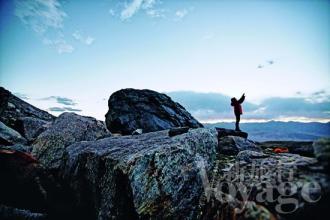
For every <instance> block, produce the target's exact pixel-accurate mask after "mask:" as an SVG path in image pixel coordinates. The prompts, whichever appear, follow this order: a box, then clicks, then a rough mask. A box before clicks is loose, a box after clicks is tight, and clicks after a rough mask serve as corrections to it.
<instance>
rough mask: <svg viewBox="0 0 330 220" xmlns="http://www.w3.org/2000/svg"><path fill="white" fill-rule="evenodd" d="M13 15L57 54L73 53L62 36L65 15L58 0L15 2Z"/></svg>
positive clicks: (21, 0) (22, 0)
mask: <svg viewBox="0 0 330 220" xmlns="http://www.w3.org/2000/svg"><path fill="white" fill-rule="evenodd" d="M15 15H16V16H17V17H18V18H19V19H20V21H21V22H22V23H23V24H24V25H26V26H28V27H29V28H31V29H32V30H33V31H34V32H36V33H37V34H38V35H39V36H40V37H41V38H42V39H43V43H44V44H45V45H48V46H51V47H53V48H55V49H56V50H57V52H58V53H59V54H62V53H71V52H73V50H74V48H73V46H72V45H70V44H69V43H68V42H67V41H66V40H65V39H64V36H63V34H62V29H63V27H64V20H65V18H66V17H67V14H66V13H65V12H64V11H63V10H62V6H61V4H60V2H59V1H58V0H15ZM48 35H50V36H55V37H51V38H50V37H47V36H48Z"/></svg>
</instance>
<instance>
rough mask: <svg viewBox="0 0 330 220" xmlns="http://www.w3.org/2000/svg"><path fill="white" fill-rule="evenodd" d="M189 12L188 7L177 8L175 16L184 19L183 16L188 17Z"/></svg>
mask: <svg viewBox="0 0 330 220" xmlns="http://www.w3.org/2000/svg"><path fill="white" fill-rule="evenodd" d="M187 14H188V10H187V9H182V10H177V11H176V12H175V16H176V17H177V18H178V19H182V18H184V17H186V15H187Z"/></svg>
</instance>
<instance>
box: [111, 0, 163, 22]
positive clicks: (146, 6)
mask: <svg viewBox="0 0 330 220" xmlns="http://www.w3.org/2000/svg"><path fill="white" fill-rule="evenodd" d="M157 2H158V1H157V0H132V1H130V2H129V3H127V2H126V3H125V6H124V9H123V10H122V11H121V13H120V18H121V19H122V20H128V19H129V18H131V17H132V16H134V15H135V14H136V13H138V11H139V10H144V11H145V12H146V14H147V15H149V16H150V17H162V16H164V14H163V12H164V11H163V10H161V9H154V6H155V5H156V3H157ZM109 13H110V11H109ZM110 14H112V15H114V14H115V13H114V11H111V13H110Z"/></svg>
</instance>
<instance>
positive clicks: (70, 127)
mask: <svg viewBox="0 0 330 220" xmlns="http://www.w3.org/2000/svg"><path fill="white" fill-rule="evenodd" d="M107 134H109V132H108V131H107V129H106V127H105V125H104V123H102V122H100V121H98V120H96V119H94V118H92V117H85V116H80V115H77V114H75V113H63V114H61V115H60V116H59V117H58V118H57V119H56V120H55V121H54V123H53V124H52V125H51V126H50V127H49V128H48V129H47V130H46V131H44V132H43V133H41V134H40V135H39V136H38V138H37V139H36V140H35V141H34V143H33V145H32V146H33V150H32V154H33V155H34V156H35V157H37V158H38V159H39V161H40V162H41V163H42V164H43V165H45V166H46V167H47V168H50V169H56V168H58V166H59V164H60V160H61V158H62V155H63V152H64V151H65V148H66V147H67V146H69V145H71V144H73V143H75V142H78V141H92V140H96V139H98V138H100V137H102V136H104V135H107Z"/></svg>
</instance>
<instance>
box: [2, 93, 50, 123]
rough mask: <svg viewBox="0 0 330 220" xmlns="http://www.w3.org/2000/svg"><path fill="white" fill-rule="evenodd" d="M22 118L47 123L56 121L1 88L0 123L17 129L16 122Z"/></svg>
mask: <svg viewBox="0 0 330 220" xmlns="http://www.w3.org/2000/svg"><path fill="white" fill-rule="evenodd" d="M21 117H33V118H38V119H41V120H45V121H53V120H54V119H55V117H54V116H53V115H51V114H49V113H48V112H46V111H43V110H41V109H38V108H36V107H34V106H32V105H30V104H29V103H27V102H25V101H23V100H21V99H20V98H18V97H16V96H14V95H13V94H11V92H9V91H8V90H6V89H4V88H3V87H0V121H2V122H3V123H5V124H6V125H7V126H9V127H11V128H13V129H15V124H16V121H17V119H18V118H21Z"/></svg>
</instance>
